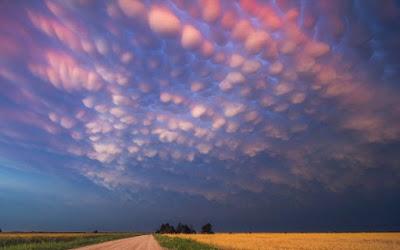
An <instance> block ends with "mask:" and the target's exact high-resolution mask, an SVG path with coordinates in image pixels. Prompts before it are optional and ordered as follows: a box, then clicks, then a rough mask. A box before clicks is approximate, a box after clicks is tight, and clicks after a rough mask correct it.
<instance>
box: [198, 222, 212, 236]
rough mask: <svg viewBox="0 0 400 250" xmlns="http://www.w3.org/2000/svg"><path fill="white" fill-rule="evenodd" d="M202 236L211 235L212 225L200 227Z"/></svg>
mask: <svg viewBox="0 0 400 250" xmlns="http://www.w3.org/2000/svg"><path fill="white" fill-rule="evenodd" d="M201 233H202V234H213V233H214V232H213V230H212V225H211V224H210V223H207V224H205V225H204V226H202V227H201Z"/></svg>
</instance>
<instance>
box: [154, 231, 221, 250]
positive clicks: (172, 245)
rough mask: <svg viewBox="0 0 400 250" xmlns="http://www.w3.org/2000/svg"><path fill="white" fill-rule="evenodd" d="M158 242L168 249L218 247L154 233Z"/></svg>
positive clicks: (215, 249) (203, 249) (212, 249)
mask: <svg viewBox="0 0 400 250" xmlns="http://www.w3.org/2000/svg"><path fill="white" fill-rule="evenodd" d="M154 236H155V238H156V240H157V241H158V243H159V244H160V245H161V246H162V247H164V248H167V249H169V250H218V248H216V247H213V246H210V245H206V244H204V243H199V242H196V241H194V240H190V239H182V238H178V237H169V236H166V235H161V234H155V235H154Z"/></svg>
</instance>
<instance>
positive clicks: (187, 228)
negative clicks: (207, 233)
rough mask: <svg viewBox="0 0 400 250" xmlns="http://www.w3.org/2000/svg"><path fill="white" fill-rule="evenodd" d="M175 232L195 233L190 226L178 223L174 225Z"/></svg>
mask: <svg viewBox="0 0 400 250" xmlns="http://www.w3.org/2000/svg"><path fill="white" fill-rule="evenodd" d="M176 233H178V234H194V233H196V231H195V230H194V229H193V227H192V226H188V225H186V224H182V223H178V226H176Z"/></svg>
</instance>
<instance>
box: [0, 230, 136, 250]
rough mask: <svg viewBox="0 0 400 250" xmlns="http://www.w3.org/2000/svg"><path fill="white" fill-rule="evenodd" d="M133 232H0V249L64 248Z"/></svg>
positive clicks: (124, 236) (120, 236) (128, 234)
mask: <svg viewBox="0 0 400 250" xmlns="http://www.w3.org/2000/svg"><path fill="white" fill-rule="evenodd" d="M137 235H140V234H134V233H1V234H0V250H64V249H71V248H76V247H81V246H87V245H92V244H97V243H102V242H105V241H110V240H117V239H122V238H127V237H133V236H137Z"/></svg>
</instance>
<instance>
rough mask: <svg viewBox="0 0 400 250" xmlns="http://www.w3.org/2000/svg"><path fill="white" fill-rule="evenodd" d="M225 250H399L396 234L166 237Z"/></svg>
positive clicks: (278, 234) (268, 234)
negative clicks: (189, 240)
mask: <svg viewBox="0 0 400 250" xmlns="http://www.w3.org/2000/svg"><path fill="white" fill-rule="evenodd" d="M170 236H171V237H182V238H187V239H193V240H196V241H198V242H202V243H206V244H210V245H214V246H216V247H219V248H221V249H225V250H239V249H243V250H247V249H248V250H306V249H307V250H308V249H310V250H395V249H396V250H400V233H233V234H226V233H217V234H212V235H205V234H197V235H194V234H192V235H190V234H186V235H170Z"/></svg>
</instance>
